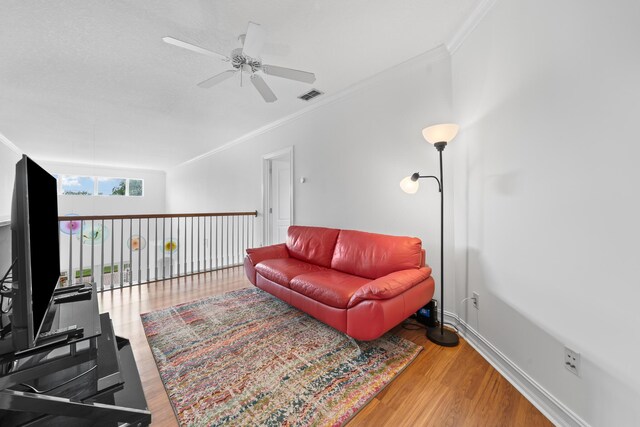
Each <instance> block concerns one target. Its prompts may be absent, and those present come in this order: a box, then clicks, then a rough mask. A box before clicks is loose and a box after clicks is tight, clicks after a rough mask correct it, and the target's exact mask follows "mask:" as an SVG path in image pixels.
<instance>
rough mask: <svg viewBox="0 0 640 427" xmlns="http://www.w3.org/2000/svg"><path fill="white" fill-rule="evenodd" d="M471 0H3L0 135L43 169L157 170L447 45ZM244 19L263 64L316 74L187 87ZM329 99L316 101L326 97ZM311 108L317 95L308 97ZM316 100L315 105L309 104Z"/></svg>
mask: <svg viewBox="0 0 640 427" xmlns="http://www.w3.org/2000/svg"><path fill="white" fill-rule="evenodd" d="M476 4H477V0H456V1H451V0H397V1H388V0H322V1H320V0H316V1H307V0H270V1H265V0H225V1H220V0H174V1H168V0H119V1H104V0H73V1H72V0H58V1H52V0H2V1H1V2H0V133H2V134H4V135H5V136H6V137H7V138H8V139H9V140H11V141H12V142H13V143H14V144H16V145H17V146H18V147H20V148H21V149H22V150H24V151H25V152H26V153H27V154H29V155H31V156H33V157H36V158H38V159H43V160H52V161H62V162H77V163H88V164H105V165H120V166H130V167H143V168H152V169H167V168H170V167H172V166H175V165H177V164H179V163H181V162H184V161H186V160H189V159H191V158H193V157H195V156H198V155H201V154H203V153H206V152H208V151H210V150H212V149H215V148H217V147H219V146H221V145H223V144H225V143H227V142H229V141H232V140H234V139H236V138H238V137H241V136H242V135H244V134H246V133H248V132H251V131H253V130H255V129H257V128H260V127H262V126H264V125H267V124H268V123H271V122H273V121H275V120H278V119H280V118H282V117H285V116H287V115H290V114H292V113H295V112H296V111H298V110H300V109H303V108H305V107H307V106H308V105H309V103H307V102H304V101H301V100H299V99H297V96H298V95H300V94H302V93H304V92H306V91H307V90H309V89H310V88H312V87H313V88H317V89H319V90H321V91H323V92H325V93H326V94H327V95H332V94H335V93H337V92H340V91H342V90H344V89H345V88H347V87H349V86H351V85H353V84H355V83H357V82H359V81H361V80H364V79H366V78H368V77H370V76H372V75H374V74H377V73H379V72H381V71H383V70H385V69H387V68H390V67H392V66H394V65H396V64H398V63H401V62H403V61H405V60H407V59H409V58H411V57H414V56H416V55H418V54H420V53H423V52H425V51H427V50H430V49H432V48H434V47H436V46H438V45H440V44H443V43H446V42H448V41H449V40H450V39H451V37H452V36H453V35H454V33H455V32H456V30H457V29H458V28H459V27H460V26H461V25H462V23H463V22H464V20H465V19H466V18H467V16H469V14H470V13H471V11H472V10H473V8H474V6H475V5H476ZM248 21H254V22H257V23H260V24H261V25H262V26H263V27H264V28H265V29H266V32H267V46H266V47H265V49H264V53H263V55H262V59H263V62H264V63H267V64H273V65H281V66H284V67H290V68H296V69H300V70H305V71H312V72H314V73H315V74H316V77H317V80H316V82H315V83H314V84H312V85H308V84H305V83H300V82H295V81H291V80H283V79H280V78H277V77H273V76H264V79H265V81H267V83H268V84H269V85H270V86H271V88H272V89H273V91H274V92H275V93H276V95H277V96H278V98H279V99H278V101H277V102H275V103H273V104H267V103H265V102H264V101H263V100H262V98H261V97H260V95H259V94H258V93H257V92H256V91H255V89H254V88H253V86H252V85H251V84H250V83H249V82H248V79H245V81H244V86H243V87H240V82H239V78H238V79H236V78H235V77H234V78H232V79H230V80H227V81H225V82H224V83H222V84H220V85H218V86H215V87H213V88H211V89H201V88H199V87H197V86H196V84H197V83H198V82H200V81H202V80H205V79H206V78H208V77H211V76H213V75H215V74H217V73H219V72H221V71H224V70H226V69H229V65H228V63H225V62H222V61H219V60H216V59H214V58H210V57H207V56H203V55H199V54H197V53H193V52H190V51H187V50H184V49H180V48H177V47H174V46H171V45H168V44H165V43H163V42H162V37H164V36H172V37H175V38H178V39H182V40H184V41H188V42H191V43H194V44H198V45H200V46H202V47H205V48H208V49H211V50H214V51H217V52H221V53H224V54H228V53H229V52H230V51H231V49H233V48H235V47H239V42H238V41H237V37H238V35H240V34H241V33H244V32H245V31H246V27H247V23H248ZM323 96H326V95H323ZM318 99H321V98H318ZM311 102H314V101H311Z"/></svg>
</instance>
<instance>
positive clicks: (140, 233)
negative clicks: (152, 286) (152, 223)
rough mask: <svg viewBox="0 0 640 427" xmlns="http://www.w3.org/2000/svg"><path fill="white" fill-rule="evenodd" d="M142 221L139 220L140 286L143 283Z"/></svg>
mask: <svg viewBox="0 0 640 427" xmlns="http://www.w3.org/2000/svg"><path fill="white" fill-rule="evenodd" d="M141 244H142V219H141V218H138V285H139V284H140V283H142V258H141V257H142V248H141V247H140V245H141Z"/></svg>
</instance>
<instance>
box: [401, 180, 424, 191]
mask: <svg viewBox="0 0 640 427" xmlns="http://www.w3.org/2000/svg"><path fill="white" fill-rule="evenodd" d="M419 187H420V184H418V181H414V180H412V179H411V176H407V177H405V178H404V179H403V180H402V181H400V188H402V191H404V192H405V193H408V194H415V192H416V191H418V188H419Z"/></svg>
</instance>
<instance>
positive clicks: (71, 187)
mask: <svg viewBox="0 0 640 427" xmlns="http://www.w3.org/2000/svg"><path fill="white" fill-rule="evenodd" d="M60 178H62V179H61V180H60V179H59V180H58V182H59V188H60V191H59V192H60V194H68V195H74V196H75V195H77V196H91V195H92V194H93V187H94V179H93V177H91V176H72V175H61V176H60Z"/></svg>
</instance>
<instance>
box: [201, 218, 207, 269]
mask: <svg viewBox="0 0 640 427" xmlns="http://www.w3.org/2000/svg"><path fill="white" fill-rule="evenodd" d="M202 229H203V230H202V253H203V257H204V260H203V264H204V266H203V267H204V271H207V217H206V216H205V217H202Z"/></svg>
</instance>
